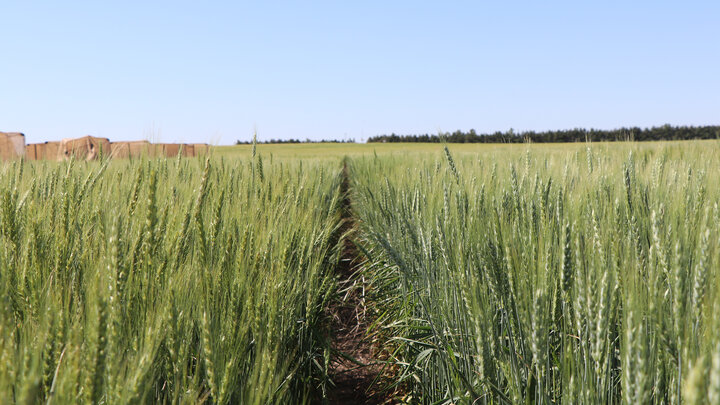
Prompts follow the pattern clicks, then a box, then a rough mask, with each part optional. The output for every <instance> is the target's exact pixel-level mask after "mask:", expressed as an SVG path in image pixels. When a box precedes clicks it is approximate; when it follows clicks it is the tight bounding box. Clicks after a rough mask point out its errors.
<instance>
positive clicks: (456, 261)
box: [0, 141, 720, 404]
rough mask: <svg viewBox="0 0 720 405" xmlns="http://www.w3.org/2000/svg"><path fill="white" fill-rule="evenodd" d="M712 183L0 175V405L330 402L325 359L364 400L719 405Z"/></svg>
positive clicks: (690, 164) (286, 154)
mask: <svg viewBox="0 0 720 405" xmlns="http://www.w3.org/2000/svg"><path fill="white" fill-rule="evenodd" d="M719 181H720V141H686V142H648V143H633V142H617V143H576V144H543V145H533V144H519V145H501V144H498V145H458V144H449V145H447V146H444V145H442V144H412V145H410V144H303V145H243V146H232V147H229V146H228V147H213V148H211V151H210V153H209V154H208V156H207V157H202V158H186V157H182V156H178V157H176V158H172V159H166V158H160V159H147V158H146V159H131V160H119V159H116V160H100V161H89V162H86V161H74V160H70V161H67V162H42V161H36V162H29V161H11V162H2V164H0V297H1V300H0V402H2V403H28V404H31V403H51V404H74V403H98V404H134V403H148V404H151V403H168V404H198V403H205V404H235V403H240V404H303V403H307V404H315V403H338V402H337V400H336V398H337V394H336V393H335V392H336V391H337V389H338V387H340V386H341V383H340V382H339V381H340V380H341V378H340V377H339V371H338V370H340V368H338V364H340V363H343V362H344V363H343V364H351V363H352V364H355V370H361V369H363V368H364V367H365V368H368V369H372V370H374V374H373V376H372V377H373V378H372V379H371V380H372V381H370V382H371V383H372V384H371V386H370V387H369V388H368V393H369V394H368V398H371V401H370V400H368V401H366V403H422V404H505V403H539V404H555V403H624V404H637V403H655V404H681V403H685V404H704V403H720V270H718V269H720V249H719V248H720V240H719V238H720V225H718V224H720V207H719V206H718V203H719V202H720V187H719V186H718V184H720V183H719ZM348 246H352V249H349V248H348ZM349 255H352V257H350V256H349ZM348 263H351V264H352V267H351V268H352V271H353V272H352V276H351V277H350V278H349V279H343V276H341V275H340V274H339V273H338V268H340V267H341V266H350V264H348ZM348 268H349V267H348ZM350 295H352V296H354V297H355V298H358V297H359V298H360V299H356V300H355V301H352V302H354V303H356V304H353V305H356V306H361V307H362V308H361V309H362V310H361V311H357V313H362V316H363V317H364V318H363V320H364V321H363V322H360V321H358V325H362V328H361V330H359V331H356V332H357V333H356V335H354V336H355V338H356V339H359V340H363V341H364V342H365V340H366V342H365V343H364V344H366V345H367V347H369V348H371V351H372V356H371V357H372V359H371V360H362V361H359V359H360V358H359V357H358V358H355V356H356V355H355V352H345V351H343V350H341V349H338V347H339V346H338V345H337V344H335V343H334V342H336V341H337V339H338V338H337V333H336V330H335V329H334V327H333V325H334V324H333V322H334V321H333V316H336V314H338V313H340V311H338V310H337V308H340V307H341V306H342V303H347V302H350V301H347V299H346V297H348V296H350ZM355 309H357V308H355ZM360 338H362V339H360ZM370 363H372V364H370ZM343 370H344V369H343ZM350 374H352V373H350ZM358 378H359V377H358ZM363 378H367V376H365V377H363ZM370 394H372V395H370Z"/></svg>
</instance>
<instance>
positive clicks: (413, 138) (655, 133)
mask: <svg viewBox="0 0 720 405" xmlns="http://www.w3.org/2000/svg"><path fill="white" fill-rule="evenodd" d="M718 138H720V126H717V125H708V126H701V127H674V126H671V125H669V124H668V125H663V126H661V127H652V128H638V127H633V128H619V129H611V130H602V129H592V128H591V129H584V128H576V129H566V130H558V131H543V132H535V131H525V132H515V131H513V130H512V128H511V129H510V130H509V131H506V132H500V131H497V132H495V133H492V134H478V133H476V132H475V130H474V129H471V130H470V131H469V132H463V131H460V130H458V131H455V132H452V133H450V132H446V133H441V134H437V135H430V134H424V135H397V134H390V135H378V136H373V137H371V138H369V139H368V143H369V142H448V143H523V142H535V143H552V142H586V141H591V142H602V141H670V140H672V141H680V140H689V139H718Z"/></svg>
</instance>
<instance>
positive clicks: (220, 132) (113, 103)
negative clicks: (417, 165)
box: [0, 0, 720, 144]
mask: <svg viewBox="0 0 720 405" xmlns="http://www.w3.org/2000/svg"><path fill="white" fill-rule="evenodd" d="M590 3H591V2H584V1H567V2H558V1H547V2H538V1H533V2H518V1H493V2H479V1H468V2H418V1H412V2H411V1H406V2H405V1H403V2H401V1H394V2H390V1H362V2H347V1H328V2H318V1H314V2H277V1H263V2H230V1H228V2H211V1H208V2H200V1H193V2H186V1H142V2H141V1H123V2H119V1H117V2H115V1H112V2H111V1H69V2H57V1H52V2H51V1H46V2H43V1H11V0H8V1H2V2H0V21H2V34H1V35H0V131H22V132H24V133H25V134H26V135H27V140H28V142H39V141H45V140H52V139H59V138H63V137H74V136H81V135H84V134H92V135H96V136H104V137H109V138H111V139H112V140H123V139H146V138H150V139H154V140H160V141H165V142H174V141H178V142H191V141H192V142H209V143H214V144H229V143H233V142H234V141H235V140H236V139H242V140H248V139H250V138H251V137H252V133H253V130H254V129H255V128H257V131H258V137H259V138H260V139H270V138H301V139H304V138H311V139H321V138H335V139H344V138H355V139H357V140H360V139H361V138H367V137H368V136H372V135H376V134H381V133H391V132H395V133H437V132H438V131H439V130H442V131H453V130H455V129H462V130H469V129H470V128H474V129H476V130H477V131H479V132H492V131H496V130H507V129H509V128H511V127H512V128H514V129H515V130H528V129H532V130H544V129H565V128H573V127H595V128H616V127H619V126H634V125H637V126H642V127H645V126H653V125H662V124H664V123H670V124H673V125H705V124H720V23H718V21H720V2H718V1H702V2H701V1H683V2H680V1H675V2H665V1H652V2H651V1H604V2H592V3H593V4H590Z"/></svg>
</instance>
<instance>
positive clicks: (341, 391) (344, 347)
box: [327, 165, 396, 404]
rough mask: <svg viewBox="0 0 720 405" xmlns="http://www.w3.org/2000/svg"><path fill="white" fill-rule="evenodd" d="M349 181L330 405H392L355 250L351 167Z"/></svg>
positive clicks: (334, 309) (331, 312) (332, 310)
mask: <svg viewBox="0 0 720 405" xmlns="http://www.w3.org/2000/svg"><path fill="white" fill-rule="evenodd" d="M343 175H344V180H343V184H342V186H341V191H342V193H343V201H342V215H343V225H342V229H341V232H342V234H343V235H344V237H343V251H342V252H341V259H340V263H339V264H338V267H337V268H336V272H337V275H338V276H339V282H338V293H337V298H336V299H335V300H334V301H333V302H332V304H331V305H330V306H329V308H328V309H327V315H328V316H329V318H330V331H331V333H333V334H334V336H332V337H331V338H332V349H333V352H334V355H333V357H332V359H331V364H330V367H329V369H330V372H329V374H330V379H331V381H332V382H331V385H330V389H329V392H328V400H329V403H330V404H391V403H396V401H395V400H394V399H393V398H394V393H391V392H386V391H385V390H383V385H384V384H383V382H386V379H385V378H383V377H384V376H383V375H382V373H383V370H384V367H383V363H382V362H381V361H380V360H379V359H380V358H381V357H383V356H382V354H381V353H380V345H379V344H378V342H377V341H376V339H375V338H374V335H373V334H370V333H368V328H369V327H370V325H371V324H372V322H373V321H374V317H373V315H372V311H368V308H367V302H366V296H367V294H366V289H365V287H366V285H367V284H366V282H365V279H364V277H363V275H362V274H361V273H359V272H358V269H359V268H360V266H361V265H362V263H363V260H364V258H363V257H362V256H361V254H360V252H359V251H358V249H357V248H356V247H355V245H354V243H353V242H352V241H353V235H354V233H355V232H356V223H355V219H354V216H353V212H352V204H351V201H350V193H349V191H350V190H349V189H350V180H349V177H348V168H347V165H346V166H345V167H344V169H343Z"/></svg>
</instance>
